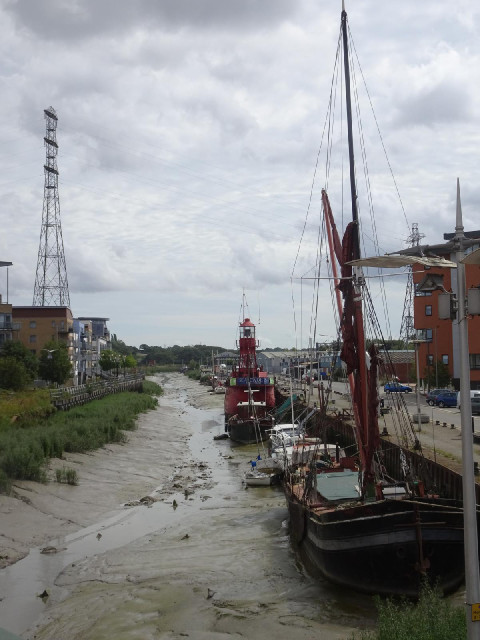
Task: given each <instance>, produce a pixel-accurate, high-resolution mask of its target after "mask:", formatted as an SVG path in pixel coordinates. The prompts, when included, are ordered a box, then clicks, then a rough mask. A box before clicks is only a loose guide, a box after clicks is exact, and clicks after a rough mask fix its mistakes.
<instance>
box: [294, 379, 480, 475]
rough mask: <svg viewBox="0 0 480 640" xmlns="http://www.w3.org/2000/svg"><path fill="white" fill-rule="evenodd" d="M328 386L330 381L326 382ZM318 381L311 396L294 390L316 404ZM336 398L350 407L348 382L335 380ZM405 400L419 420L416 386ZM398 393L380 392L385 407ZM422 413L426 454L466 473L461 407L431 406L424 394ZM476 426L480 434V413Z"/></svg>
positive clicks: (477, 449) (476, 454) (383, 422)
mask: <svg viewBox="0 0 480 640" xmlns="http://www.w3.org/2000/svg"><path fill="white" fill-rule="evenodd" d="M287 384H289V382H288V383H287V382H286V381H285V382H284V383H283V385H282V386H284V387H286V385H287ZM323 384H324V386H325V388H326V386H327V383H323ZM316 385H317V383H316V382H315V383H314V386H313V388H311V395H310V394H308V388H306V387H305V385H304V386H303V388H302V387H301V386H300V385H298V387H295V388H294V389H293V392H294V393H300V392H303V393H304V394H305V395H306V397H307V398H308V397H309V398H310V399H309V404H311V405H313V403H314V402H318V401H319V393H320V391H319V389H318V388H317V386H316ZM332 391H333V399H334V400H335V406H336V407H341V408H343V407H344V408H348V407H350V405H351V403H350V393H349V389H348V386H347V384H346V383H345V382H332ZM399 395H401V397H402V398H403V400H404V401H405V405H406V407H407V410H408V412H409V414H410V415H411V416H412V418H413V419H414V420H415V417H416V415H417V396H416V393H415V389H414V391H413V393H402V394H399ZM395 396H397V394H391V393H390V394H385V393H384V392H383V389H381V391H380V398H381V399H383V400H384V403H385V406H389V405H391V404H394V403H395V401H396V400H398V398H395ZM420 412H421V414H422V416H426V417H428V419H429V420H428V422H422V423H421V424H420V429H419V430H418V429H417V427H416V424H415V429H416V431H417V437H418V439H419V440H420V443H421V445H422V449H423V452H424V454H425V456H426V457H429V458H431V459H434V460H435V461H437V462H439V463H440V464H444V465H445V466H448V467H450V468H451V469H454V470H455V471H457V472H459V473H461V472H462V436H461V416H460V411H459V410H458V409H457V408H448V409H447V408H445V409H442V408H440V407H430V406H429V405H428V404H427V402H426V400H425V397H424V396H420ZM473 426H474V429H475V432H478V433H479V434H480V416H474V418H473ZM384 427H387V430H388V432H389V433H391V434H392V432H393V429H392V428H391V420H390V419H389V416H388V414H387V415H385V416H382V417H381V418H380V429H381V430H382V429H383V428H384ZM473 459H474V462H477V463H478V464H479V465H480V446H479V445H477V444H474V447H473ZM477 479H478V481H480V476H477Z"/></svg>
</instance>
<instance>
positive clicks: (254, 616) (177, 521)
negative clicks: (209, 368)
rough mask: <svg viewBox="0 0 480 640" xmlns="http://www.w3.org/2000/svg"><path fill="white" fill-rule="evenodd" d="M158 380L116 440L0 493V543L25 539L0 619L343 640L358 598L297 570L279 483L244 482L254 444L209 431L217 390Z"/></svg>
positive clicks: (360, 621)
mask: <svg viewBox="0 0 480 640" xmlns="http://www.w3.org/2000/svg"><path fill="white" fill-rule="evenodd" d="M160 383H161V384H162V386H164V388H165V391H166V393H165V395H164V396H163V397H162V398H161V399H160V404H159V407H158V408H157V409H156V410H155V411H152V412H149V413H148V414H144V415H142V416H140V418H139V421H138V422H139V427H138V430H137V431H135V432H133V433H131V434H129V436H128V443H127V444H125V445H112V446H109V447H108V448H106V449H104V450H102V451H98V452H96V453H94V454H93V455H87V456H82V455H76V456H69V457H68V460H66V461H60V464H62V463H63V464H65V466H68V467H70V468H75V469H76V470H77V472H78V475H79V481H80V484H79V485H78V486H77V487H69V486H65V485H59V484H57V483H54V482H51V483H49V484H48V485H46V486H37V485H34V484H33V483H28V484H27V483H22V484H21V485H19V486H18V487H17V488H16V491H17V494H18V495H19V496H22V497H27V496H28V498H29V501H30V502H29V503H28V504H27V503H25V502H23V501H18V500H14V499H13V498H9V499H2V500H1V501H0V509H1V518H2V527H1V529H2V535H1V536H0V543H1V544H2V549H5V547H4V546H3V543H4V542H5V543H7V541H8V544H9V546H10V549H11V550H12V551H11V553H12V558H13V555H14V553H17V554H18V556H20V555H22V554H25V553H28V550H29V549H30V550H31V551H30V553H29V555H28V556H27V557H25V558H24V559H23V560H21V561H19V562H16V563H15V564H13V565H11V566H8V567H6V568H5V569H3V570H2V571H1V572H0V598H3V599H2V601H1V602H0V620H1V622H0V624H1V625H2V626H3V627H5V628H7V629H9V630H11V631H13V632H16V633H19V634H20V635H22V637H24V638H28V639H33V638H36V639H37V640H47V639H50V640H67V639H68V640H76V639H80V638H81V639H82V640H90V639H91V640H102V639H104V638H105V639H107V638H108V639H113V638H122V639H125V640H129V639H134V638H142V640H144V639H150V638H152V639H162V640H163V639H165V640H170V639H171V640H174V639H175V640H176V639H180V638H186V637H187V638H192V639H198V640H203V639H205V640H206V639H207V638H209V639H210V638H212V639H213V638H215V639H218V640H221V639H223V638H225V639H226V638H228V639H232V638H249V639H253V640H255V639H257V638H259V639H260V638H261V639H262V640H264V638H265V637H275V638H276V639H277V640H282V639H284V638H285V639H287V638H288V639H289V640H307V639H308V640H310V639H313V638H324V639H325V640H337V639H338V640H340V639H345V640H346V639H347V638H348V637H349V636H350V635H351V631H352V628H354V627H359V626H362V627H363V626H365V625H368V624H369V623H370V622H371V619H372V617H373V615H374V607H373V605H372V601H371V599H369V598H364V597H359V596H357V595H355V594H345V593H342V592H340V591H339V590H336V589H332V587H331V586H330V585H327V584H324V583H322V582H321V581H315V580H312V579H311V578H310V577H309V576H308V575H306V574H305V573H304V572H303V570H302V567H301V565H300V564H299V563H298V561H297V559H296V557H295V555H294V553H293V552H292V550H291V547H290V543H289V539H288V531H287V526H286V518H287V510H286V506H285V500H284V497H283V493H282V491H281V489H279V488H270V487H267V488H254V489H252V488H251V489H248V490H246V489H245V487H244V485H243V484H242V476H243V472H244V470H246V468H247V467H248V461H249V460H250V459H251V458H252V457H255V455H256V454H257V452H258V451H257V449H256V447H235V446H234V445H233V444H232V443H231V442H230V441H229V440H220V441H214V440H213V436H214V435H218V434H220V433H222V432H223V412H222V407H223V396H219V395H214V394H212V393H209V391H208V389H207V388H206V387H202V386H200V385H199V384H198V383H196V382H192V381H190V380H188V379H187V378H185V377H184V376H181V375H179V374H175V375H171V376H168V378H164V379H163V380H160ZM17 506H19V509H17V508H16V507H17ZM46 547H49V550H48V552H44V553H41V550H42V549H43V550H44V551H45V550H46ZM5 553H6V552H5V551H2V553H1V554H0V555H5ZM45 591H46V593H48V596H47V597H43V598H40V597H38V596H39V595H41V594H42V592H45Z"/></svg>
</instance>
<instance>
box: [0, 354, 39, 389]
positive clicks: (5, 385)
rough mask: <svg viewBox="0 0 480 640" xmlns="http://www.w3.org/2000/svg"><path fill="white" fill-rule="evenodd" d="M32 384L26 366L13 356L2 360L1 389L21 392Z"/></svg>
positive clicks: (0, 362)
mask: <svg viewBox="0 0 480 640" xmlns="http://www.w3.org/2000/svg"><path fill="white" fill-rule="evenodd" d="M29 382H31V378H30V374H29V372H28V371H27V370H26V368H25V365H24V364H23V362H21V361H20V360H17V359H16V358H14V357H13V356H3V357H2V358H0V388H1V389H12V390H13V391H21V390H22V389H24V388H25V387H26V386H27V385H28V383H29Z"/></svg>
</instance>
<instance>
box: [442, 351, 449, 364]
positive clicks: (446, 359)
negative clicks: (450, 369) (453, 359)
mask: <svg viewBox="0 0 480 640" xmlns="http://www.w3.org/2000/svg"><path fill="white" fill-rule="evenodd" d="M442 362H443V364H448V353H444V354H443V355H442Z"/></svg>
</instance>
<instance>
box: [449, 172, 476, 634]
mask: <svg viewBox="0 0 480 640" xmlns="http://www.w3.org/2000/svg"><path fill="white" fill-rule="evenodd" d="M464 239H465V234H464V231H463V221H462V207H461V203H460V182H459V180H458V179H457V212H456V225H455V237H454V242H455V245H456V250H457V251H456V256H455V257H456V262H457V296H458V298H457V300H458V311H457V321H458V330H459V338H460V340H459V342H460V345H459V346H460V414H461V422H462V466H463V482H462V486H463V519H464V524H463V529H464V534H463V535H464V546H465V586H466V590H465V598H466V602H465V605H466V617H467V637H468V639H469V640H474V639H475V638H476V639H478V638H480V579H479V568H478V532H477V509H476V499H475V473H474V465H473V437H472V407H471V404H470V367H469V355H468V324H467V322H468V320H467V309H466V284H465V265H464V263H463V259H464V258H465V250H464V243H463V242H464Z"/></svg>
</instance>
